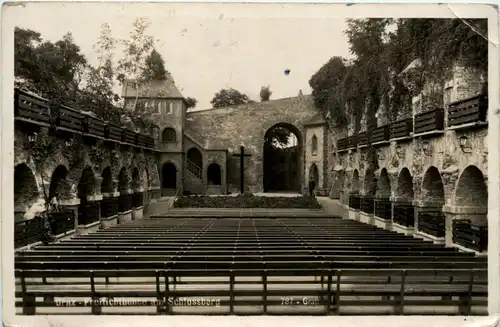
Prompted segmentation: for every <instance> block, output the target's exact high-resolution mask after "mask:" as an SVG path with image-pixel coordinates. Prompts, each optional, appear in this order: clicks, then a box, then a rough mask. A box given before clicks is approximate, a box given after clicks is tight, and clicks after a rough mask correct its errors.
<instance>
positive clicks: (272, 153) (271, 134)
mask: <svg viewBox="0 0 500 327" xmlns="http://www.w3.org/2000/svg"><path fill="white" fill-rule="evenodd" d="M302 144H303V142H302V135H301V133H300V131H299V129H298V128H297V127H295V126H293V125H291V124H286V123H279V124H276V125H274V126H272V127H271V128H269V129H268V130H267V131H266V132H265V134H264V144H263V162H262V164H263V165H262V169H263V188H264V192H273V191H280V192H301V187H302V183H303V181H302V174H303V171H304V168H303V152H302Z"/></svg>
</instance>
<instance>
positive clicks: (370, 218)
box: [359, 190, 375, 225]
mask: <svg viewBox="0 0 500 327" xmlns="http://www.w3.org/2000/svg"><path fill="white" fill-rule="evenodd" d="M360 198H361V210H360V213H359V221H361V222H362V223H365V224H371V225H374V224H375V220H374V212H373V211H374V210H371V212H365V211H363V201H372V202H373V201H374V198H375V197H374V196H373V195H372V194H367V192H366V191H365V190H363V191H362V192H360ZM366 199H368V200H366ZM373 205H375V203H374V202H373ZM373 209H374V208H373Z"/></svg>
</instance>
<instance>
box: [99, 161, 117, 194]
mask: <svg viewBox="0 0 500 327" xmlns="http://www.w3.org/2000/svg"><path fill="white" fill-rule="evenodd" d="M101 177H102V183H101V193H102V194H104V193H113V192H114V190H113V174H112V173H111V168H110V167H106V168H104V170H103V171H102V174H101Z"/></svg>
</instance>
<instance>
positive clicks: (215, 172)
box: [207, 162, 222, 185]
mask: <svg viewBox="0 0 500 327" xmlns="http://www.w3.org/2000/svg"><path fill="white" fill-rule="evenodd" d="M207 184H211V185H222V169H221V167H220V166H219V165H218V164H217V163H215V162H213V163H211V164H210V165H209V166H208V167H207Z"/></svg>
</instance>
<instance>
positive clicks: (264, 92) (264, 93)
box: [259, 85, 273, 101]
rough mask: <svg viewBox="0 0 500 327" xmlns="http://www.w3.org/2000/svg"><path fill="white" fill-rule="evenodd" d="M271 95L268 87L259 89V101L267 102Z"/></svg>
mask: <svg viewBox="0 0 500 327" xmlns="http://www.w3.org/2000/svg"><path fill="white" fill-rule="evenodd" d="M271 94H273V92H272V91H271V88H270V86H269V85H267V86H262V87H261V88H260V93H259V95H260V101H269V99H270V98H271Z"/></svg>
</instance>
